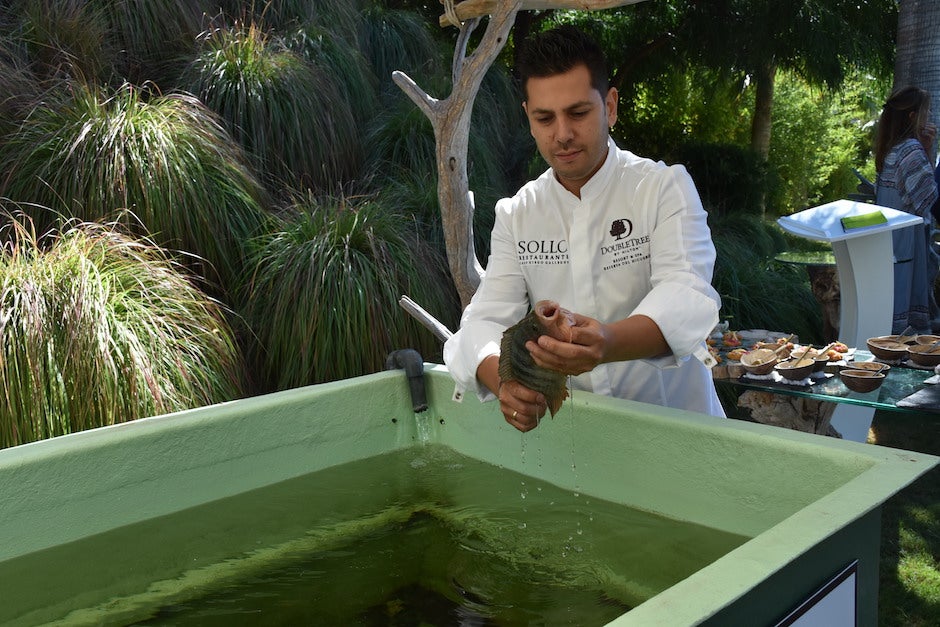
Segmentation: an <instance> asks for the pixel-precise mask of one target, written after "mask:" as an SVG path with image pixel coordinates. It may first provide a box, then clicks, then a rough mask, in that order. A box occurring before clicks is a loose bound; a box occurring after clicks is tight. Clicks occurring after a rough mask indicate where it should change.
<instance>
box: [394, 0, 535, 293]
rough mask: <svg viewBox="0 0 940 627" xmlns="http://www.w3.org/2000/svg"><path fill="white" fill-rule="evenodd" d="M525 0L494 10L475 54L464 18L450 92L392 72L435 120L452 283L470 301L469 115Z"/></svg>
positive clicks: (479, 271)
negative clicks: (436, 94)
mask: <svg viewBox="0 0 940 627" xmlns="http://www.w3.org/2000/svg"><path fill="white" fill-rule="evenodd" d="M522 2H523V0H506V1H505V2H501V3H500V5H499V7H498V9H497V11H496V12H495V13H494V14H493V15H491V16H490V18H489V20H488V22H487V26H486V30H485V31H484V33H483V36H482V37H481V39H480V42H479V44H478V45H477V46H476V49H475V50H474V51H473V53H472V54H470V55H467V51H466V47H467V46H466V42H467V40H468V37H469V32H470V31H471V30H472V29H473V28H475V27H476V25H477V20H474V19H471V20H469V21H465V22H464V23H462V24H461V27H460V28H461V36H460V37H459V38H458V45H457V47H456V51H455V55H454V61H453V68H452V73H453V76H454V81H453V88H452V91H451V94H450V96H448V97H447V98H444V99H441V100H437V99H435V98H433V97H431V96H429V95H428V94H427V93H425V92H424V91H423V90H422V89H421V88H420V87H419V86H418V85H417V84H416V83H415V82H414V81H413V80H412V79H411V78H409V77H408V76H407V75H406V74H405V73H404V72H400V71H396V72H394V73H393V74H392V80H394V81H395V84H397V85H398V86H399V87H400V88H401V89H402V90H403V91H404V92H405V94H407V95H408V97H409V98H411V100H412V101H413V102H414V103H415V104H416V105H417V106H418V107H419V108H420V109H421V111H422V112H424V114H425V115H426V116H427V117H428V119H429V120H430V121H431V127H432V128H433V129H434V139H435V144H436V156H437V175H438V185H437V197H438V202H439V204H440V209H441V223H442V226H443V229H444V241H445V245H446V248H447V262H448V265H449V267H450V273H451V276H452V277H453V279H454V286H455V287H456V288H457V293H458V294H459V295H460V301H461V305H462V306H463V307H466V306H467V305H468V304H469V303H470V298H471V297H472V296H473V294H474V292H476V290H477V287H478V286H479V285H480V279H481V277H482V276H483V267H482V266H481V265H480V262H479V261H478V260H477V257H476V252H475V250H474V246H473V209H474V208H473V194H472V193H471V192H470V183H469V180H468V175H467V154H468V149H469V144H470V116H471V113H472V111H473V101H474V99H475V98H476V95H477V92H478V91H479V89H480V84H481V83H482V82H483V77H484V75H485V74H486V71H487V70H488V69H489V67H490V66H491V65H492V64H493V61H494V60H495V59H496V57H497V56H498V55H499V53H500V51H501V50H502V49H503V46H505V45H506V39H507V38H508V37H509V31H510V30H511V29H512V25H513V21H514V18H515V16H516V13H517V12H518V7H519V5H520V4H522Z"/></svg>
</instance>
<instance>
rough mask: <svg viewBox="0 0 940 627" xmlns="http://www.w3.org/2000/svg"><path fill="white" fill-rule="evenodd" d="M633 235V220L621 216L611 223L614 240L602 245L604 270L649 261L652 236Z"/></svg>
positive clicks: (611, 233)
mask: <svg viewBox="0 0 940 627" xmlns="http://www.w3.org/2000/svg"><path fill="white" fill-rule="evenodd" d="M631 235H633V222H631V221H630V220H628V219H627V218H620V219H617V220H614V221H613V222H611V223H610V236H611V237H612V238H613V239H612V240H608V243H607V244H605V245H602V246H601V249H600V253H601V257H603V258H604V270H613V269H614V268H619V267H620V266H624V265H630V264H634V263H640V262H643V261H648V260H649V258H650V250H649V243H650V236H649V235H642V236H638V237H631Z"/></svg>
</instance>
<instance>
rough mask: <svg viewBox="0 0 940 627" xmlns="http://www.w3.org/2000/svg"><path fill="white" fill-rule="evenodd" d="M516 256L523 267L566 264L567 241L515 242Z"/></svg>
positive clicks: (523, 240)
mask: <svg viewBox="0 0 940 627" xmlns="http://www.w3.org/2000/svg"><path fill="white" fill-rule="evenodd" d="M516 256H517V257H518V259H519V263H520V264H522V265H524V266H528V265H539V266H544V265H553V264H565V263H568V240H565V239H558V240H555V239H521V240H519V241H518V242H516Z"/></svg>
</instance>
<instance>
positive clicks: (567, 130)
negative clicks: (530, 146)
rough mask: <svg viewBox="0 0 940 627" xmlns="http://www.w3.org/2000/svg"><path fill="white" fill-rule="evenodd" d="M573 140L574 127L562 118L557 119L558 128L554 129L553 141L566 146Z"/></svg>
mask: <svg viewBox="0 0 940 627" xmlns="http://www.w3.org/2000/svg"><path fill="white" fill-rule="evenodd" d="M573 138H574V127H573V126H572V125H571V123H570V122H569V121H568V120H565V119H564V118H559V119H558V126H557V127H556V128H555V140H556V141H557V142H558V143H559V144H566V143H568V142H569V141H571V140H572V139H573Z"/></svg>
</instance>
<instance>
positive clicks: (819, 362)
mask: <svg viewBox="0 0 940 627" xmlns="http://www.w3.org/2000/svg"><path fill="white" fill-rule="evenodd" d="M800 355H801V357H800V358H801V359H802V358H803V357H805V358H806V359H812V360H813V372H822V371H823V370H825V369H826V366H828V365H829V355H827V354H825V353H820V352H819V351H818V350H816V349H815V348H810V349H808V350H807V351H806V352H805V353H800Z"/></svg>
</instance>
